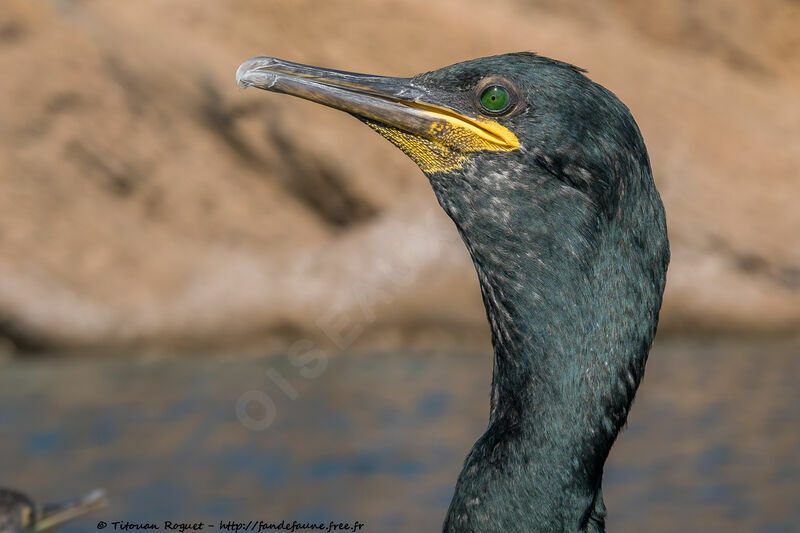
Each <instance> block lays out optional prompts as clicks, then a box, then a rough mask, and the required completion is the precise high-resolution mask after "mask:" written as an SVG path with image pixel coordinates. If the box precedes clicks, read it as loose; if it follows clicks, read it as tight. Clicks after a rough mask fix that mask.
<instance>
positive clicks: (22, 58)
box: [0, 0, 800, 353]
mask: <svg viewBox="0 0 800 533" xmlns="http://www.w3.org/2000/svg"><path fill="white" fill-rule="evenodd" d="M798 28H800V3H798V2H797V1H792V0H766V1H762V2H745V1H735V2H729V1H725V0H704V1H696V2H695V1H689V0H682V1H674V0H656V1H654V2H647V3H642V2H634V1H631V0H606V1H600V2H593V3H586V2H579V1H577V0H569V1H566V2H564V1H560V2H557V1H555V0H510V1H507V2H502V3H501V2H486V1H477V0H466V1H455V0H445V1H439V2H430V1H424V0H408V1H405V2H386V1H375V0H372V1H368V2H367V1H348V2H340V1H335V2H319V1H313V0H293V1H288V2H264V1H257V0H229V1H226V2H193V1H190V0H173V1H171V2H160V1H155V0H142V1H140V2H123V3H120V2H103V1H100V0H51V1H34V0H3V7H2V9H0V339H2V344H3V345H4V346H5V348H3V349H4V350H5V351H16V350H20V351H25V350H48V351H58V353H68V352H69V349H76V350H78V349H79V350H85V349H87V348H98V347H109V346H113V347H123V346H142V345H147V346H169V347H175V346H178V347H191V346H212V345H218V346H222V345H229V344H233V343H241V342H250V341H257V342H260V343H262V342H270V343H274V344H275V345H276V346H288V345H290V344H291V343H292V342H293V341H295V340H296V339H298V338H306V339H307V338H313V339H319V340H320V342H325V343H328V344H333V345H334V346H335V347H337V348H339V349H345V348H349V347H353V346H359V345H365V346H389V347H392V346H406V345H408V344H409V343H421V344H433V345H440V344H449V343H459V344H460V343H477V345H482V346H487V345H488V330H487V327H486V325H485V319H484V316H483V309H482V305H481V303H480V296H479V291H478V285H477V280H476V278H475V275H474V273H473V270H472V266H471V264H470V261H469V258H468V256H467V254H466V252H465V251H464V249H463V247H462V245H461V243H460V242H459V240H458V238H457V236H456V234H455V231H454V228H453V227H452V225H451V223H450V222H449V220H448V219H447V218H446V217H445V216H444V215H443V214H442V213H440V212H439V208H438V205H436V202H435V199H434V196H433V194H432V192H431V191H430V190H429V186H428V184H427V181H426V179H425V178H424V176H423V175H422V174H421V173H420V172H419V171H418V170H417V169H416V168H415V167H414V166H413V164H412V163H411V162H410V161H409V160H407V159H406V158H405V156H403V155H402V154H401V153H400V152H399V151H397V150H396V149H395V148H394V147H392V146H391V145H390V144H389V143H387V142H385V141H384V140H382V139H380V138H379V137H378V136H376V135H375V134H374V133H372V132H371V131H370V130H369V129H368V128H365V127H364V126H363V125H362V124H360V123H359V122H358V121H356V120H354V119H352V118H350V117H348V116H346V115H344V114H341V113H339V112H336V111H332V110H328V109H324V108H321V107H319V106H316V105H313V104H309V103H306V102H302V101H299V100H297V99H290V98H286V97H283V98H282V97H280V96H276V95H269V94H265V93H263V92H259V91H255V90H250V91H246V92H242V91H240V90H238V89H237V88H236V87H235V84H234V73H235V71H236V67H237V66H238V64H239V63H240V62H241V61H243V60H245V59H247V58H249V57H252V56H256V55H264V54H267V55H273V56H277V57H282V58H286V59H290V60H293V61H298V62H304V63H312V64H319V65H323V66H328V67H334V68H339V69H344V70H354V71H361V72H372V73H378V74H386V75H398V76H408V75H412V74H415V73H419V72H423V71H427V70H431V69H435V68H438V67H441V66H444V65H447V64H450V63H453V62H456V61H460V60H464V59H469V58H473V57H477V56H483V55H492V54H496V53H503V52H508V51H519V50H532V51H535V52H538V53H541V54H543V55H547V56H551V57H556V58H559V59H562V60H565V61H568V62H571V63H574V64H576V65H579V66H582V67H585V68H587V69H588V70H589V76H590V77H592V78H593V79H594V80H596V81H598V82H600V83H602V84H603V85H606V86H607V87H609V88H610V89H611V90H613V91H614V92H615V93H616V94H617V95H618V96H619V97H620V98H621V99H622V100H623V101H624V102H625V103H626V104H627V105H628V106H629V107H630V108H631V110H632V112H633V114H634V116H635V117H636V119H637V121H638V123H639V125H640V127H641V130H642V132H643V134H644V137H645V140H646V142H647V145H648V148H649V150H650V156H651V160H652V165H653V169H654V174H655V177H656V181H657V182H658V185H659V188H660V190H661V193H662V196H663V198H664V202H665V204H666V208H667V213H668V220H669V224H670V226H669V231H670V238H671V242H672V251H673V260H672V264H671V268H670V273H669V280H668V285H667V294H666V300H665V304H664V308H663V312H662V321H661V333H662V334H670V333H671V334H685V333H688V334H694V335H696V334H704V335H705V334H735V335H769V334H781V335H784V334H792V333H797V332H798V329H800V231H798V229H800V209H798V207H797V198H798V196H799V195H800V31H798ZM115 353H117V352H115Z"/></svg>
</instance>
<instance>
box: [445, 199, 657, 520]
mask: <svg viewBox="0 0 800 533" xmlns="http://www.w3.org/2000/svg"><path fill="white" fill-rule="evenodd" d="M507 201H511V200H507ZM443 206H444V207H445V210H447V211H448V212H449V213H450V215H451V217H452V218H453V219H454V221H455V222H456V225H457V227H458V228H459V231H460V233H461V235H462V238H463V239H464V241H465V243H466V245H467V248H468V249H469V252H470V255H471V256H472V259H473V263H474V264H475V268H476V271H477V274H478V278H479V282H480V286H481V291H482V295H483V300H484V305H485V307H486V313H487V317H488V320H489V324H490V328H491V333H492V344H493V346H494V375H493V379H492V392H491V414H490V422H489V427H488V429H487V431H486V433H485V434H484V435H483V436H482V437H481V438H480V439H479V440H478V442H477V443H476V444H475V446H474V447H473V449H472V451H471V452H470V454H469V456H468V457H467V459H466V461H465V464H464V469H463V470H462V472H461V475H460V476H459V481H458V484H457V486H456V493H455V495H454V498H453V502H452V503H451V506H450V510H449V512H448V519H447V521H446V525H445V531H467V530H474V531H495V530H497V531H556V530H557V531H587V530H588V531H594V530H595V529H592V528H596V530H598V531H600V530H602V524H603V517H604V515H605V508H604V506H603V503H602V496H601V495H600V486H601V481H602V472H603V465H604V463H605V460H606V458H607V457H608V453H609V451H610V449H611V445H612V444H613V442H614V440H615V438H616V436H617V433H618V432H619V429H620V428H621V427H622V425H623V424H624V423H625V420H626V418H627V414H628V409H629V407H630V405H631V402H632V400H633V397H634V394H635V392H636V388H637V387H638V385H639V382H640V380H641V378H642V375H643V373H644V364H645V361H646V358H647V352H648V350H649V347H650V343H651V341H652V338H653V335H654V333H655V323H656V320H657V317H658V309H659V307H660V302H661V291H662V289H663V275H664V270H660V268H661V266H659V268H658V269H653V268H652V263H653V261H650V258H649V257H639V256H636V255H631V254H639V253H640V251H641V250H642V249H648V248H649V247H650V243H645V244H644V246H643V245H642V243H641V242H634V241H636V240H637V239H641V236H640V235H638V234H637V232H635V231H634V232H632V231H631V230H630V228H626V229H624V230H623V229H619V228H618V227H617V226H615V225H613V224H606V223H601V224H600V225H597V226H592V220H594V221H597V217H594V218H593V219H592V217H585V219H586V221H587V222H586V224H581V223H580V222H578V223H576V224H573V225H564V224H560V222H561V221H559V220H556V219H549V218H548V216H549V215H548V213H554V212H557V211H556V210H548V209H542V210H540V211H539V212H538V214H539V217H540V218H539V219H538V220H536V221H532V220H531V219H530V218H528V216H529V215H528V214H527V213H530V212H531V211H532V210H531V209H527V210H518V211H516V212H515V211H513V210H512V211H510V212H509V213H505V214H503V215H502V216H503V217H504V218H503V220H502V221H501V222H502V223H495V221H491V220H490V221H489V222H488V223H487V222H486V217H483V218H481V217H474V216H472V214H473V213H481V206H474V205H473V206H471V209H462V208H461V206H455V208H453V206H452V204H448V203H444V204H443ZM486 207H487V208H488V207H490V206H486ZM484 212H488V211H486V210H484ZM574 212H575V211H574V210H573V219H577V220H580V217H574ZM465 213H466V214H467V215H465ZM661 222H662V223H663V220H662V221H661ZM488 236H490V237H488ZM657 244H658V243H657ZM653 247H654V248H656V246H653ZM659 253H661V251H660V250H659ZM658 258H659V260H660V259H661V257H660V256H658ZM654 261H655V260H654ZM659 265H660V263H659ZM663 268H664V269H665V268H666V263H664V264H663ZM513 517H517V518H518V519H517V521H516V522H514V518H513ZM522 517H524V518H522Z"/></svg>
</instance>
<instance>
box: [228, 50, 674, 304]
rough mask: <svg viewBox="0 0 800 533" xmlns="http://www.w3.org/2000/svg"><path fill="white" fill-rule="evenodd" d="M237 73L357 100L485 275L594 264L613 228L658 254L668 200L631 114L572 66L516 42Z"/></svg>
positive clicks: (353, 103) (321, 97)
mask: <svg viewBox="0 0 800 533" xmlns="http://www.w3.org/2000/svg"><path fill="white" fill-rule="evenodd" d="M236 79H237V82H238V83H239V84H240V85H243V86H245V87H247V86H253V87H258V88H260V89H264V90H268V91H274V92H279V93H285V94H289V95H293V96H297V97H300V98H304V99H307V100H311V101H314V102H317V103H320V104H323V105H326V106H330V107H333V108H336V109H339V110H342V111H345V112H347V113H350V114H352V115H354V116H355V117H357V118H358V119H360V120H361V121H363V122H365V123H366V124H367V125H369V126H370V127H371V128H373V129H374V130H376V131H377V132H378V133H380V134H381V135H382V136H384V137H385V138H387V139H388V140H390V141H391V142H392V143H394V144H395V145H396V146H398V147H399V148H400V149H401V150H402V151H403V152H404V153H406V154H407V155H408V156H409V157H410V158H411V159H412V160H413V161H414V162H415V163H416V164H417V165H418V166H419V168H420V169H421V170H422V171H423V172H424V173H425V174H426V175H427V176H428V178H429V180H430V182H431V184H432V186H433V189H434V192H435V193H436V195H437V198H438V200H439V202H440V204H441V205H442V207H443V208H444V209H445V211H446V212H447V213H448V215H450V217H451V218H452V219H453V221H454V222H455V224H456V226H457V227H458V229H459V231H460V233H461V235H462V237H463V239H464V241H465V242H466V244H467V247H468V248H469V251H470V253H471V254H472V257H473V260H474V262H475V264H476V267H477V268H478V273H479V275H481V274H482V271H483V273H485V277H484V276H482V278H481V282H482V284H484V283H491V282H492V280H491V279H490V278H492V277H493V276H494V277H498V276H499V277H500V278H503V277H506V278H509V277H510V278H519V276H520V275H521V274H522V273H525V275H528V274H530V273H533V275H534V276H538V277H539V278H542V277H547V276H548V271H549V272H550V274H553V275H555V278H558V277H559V275H560V274H563V273H564V272H575V271H576V270H580V269H582V271H583V272H584V273H587V272H589V271H590V270H591V269H592V265H593V263H594V262H595V261H594V260H595V259H597V257H596V256H597V253H596V252H597V250H598V249H599V248H601V247H602V246H603V245H604V244H605V243H603V242H601V241H602V240H604V239H608V238H612V239H615V242H614V244H615V245H619V244H620V243H621V240H626V239H634V240H635V239H636V238H637V236H638V237H641V238H642V239H644V240H647V238H648V236H652V237H653V239H654V240H655V241H659V242H652V243H650V242H647V243H644V244H643V245H641V246H636V247H635V250H633V251H635V252H638V251H640V250H644V251H645V253H646V254H649V255H648V256H647V257H630V258H629V259H630V260H632V261H636V262H639V263H643V264H644V263H647V264H649V263H653V262H655V261H659V260H660V259H663V257H661V256H664V250H665V249H666V229H665V225H664V214H663V208H662V207H661V200H660V197H659V196H658V193H657V191H656V189H655V185H654V184H653V180H652V176H651V173H650V165H649V160H648V156H647V152H646V149H645V146H644V142H643V141H642V138H641V135H640V133H639V130H638V128H637V126H636V123H635V122H634V120H633V118H632V117H631V115H630V113H629V111H628V109H627V108H626V107H625V106H624V105H623V104H622V103H621V102H620V101H619V100H618V99H617V98H616V97H615V96H614V95H613V94H612V93H611V92H610V91H608V90H606V89H605V88H603V87H602V86H600V85H598V84H596V83H594V82H592V81H591V80H590V79H589V78H587V77H586V76H585V75H584V74H583V71H582V70H581V69H579V68H576V67H574V66H572V65H569V64H566V63H562V62H560V61H556V60H552V59H548V58H545V57H542V56H538V55H536V54H532V53H514V54H505V55H499V56H492V57H485V58H481V59H475V60H471V61H465V62H462V63H457V64H454V65H451V66H447V67H444V68H441V69H439V70H435V71H432V72H428V73H425V74H420V75H417V76H414V77H411V78H395V77H385V76H373V75H366V74H356V73H352V72H343V71H338V70H331V69H325V68H319V67H312V66H308V65H301V64H297V63H291V62H287V61H283V60H280V59H275V58H272V57H256V58H253V59H250V60H248V61H246V62H244V63H243V64H242V65H241V66H240V67H239V69H238V72H237V74H236ZM621 248H622V252H623V253H625V248H626V246H625V245H622V247H621ZM627 248H628V249H629V250H632V248H630V247H627ZM651 252H652V253H651ZM622 260H625V258H622ZM664 267H665V265H664ZM662 277H663V272H662ZM484 278H485V279H484ZM501 281H502V280H501ZM523 281H525V282H529V281H530V280H520V279H516V282H517V285H519V284H522V282H523ZM565 281H566V280H563V279H561V280H559V279H551V280H545V279H538V280H533V283H534V284H536V283H538V284H539V285H542V286H544V285H559V284H562V283H564V282H565ZM661 285H662V287H663V280H662V283H661ZM543 288H546V287H543ZM562 289H563V286H562ZM659 295H660V293H659Z"/></svg>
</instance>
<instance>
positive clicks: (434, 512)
mask: <svg viewBox="0 0 800 533" xmlns="http://www.w3.org/2000/svg"><path fill="white" fill-rule="evenodd" d="M276 372H277V374H278V375H280V376H281V377H282V378H283V380H284V381H285V383H283V386H281V385H280V384H279V383H278V382H276V380H275V379H273V378H272V377H270V376H273V377H274V376H275V375H276V374H275V373H276ZM490 376H491V358H490V357H489V356H488V355H487V354H485V353H411V354H399V353H375V354H342V355H340V356H337V357H335V358H333V357H332V358H331V360H330V361H329V365H328V369H327V370H326V372H325V373H324V374H323V375H321V376H319V377H317V378H315V379H306V378H304V377H303V376H302V375H301V374H300V372H299V371H298V369H297V368H295V367H294V366H292V365H291V363H290V362H289V361H288V360H287V358H286V357H285V356H283V355H282V354H277V355H264V356H258V357H253V356H252V354H249V355H248V356H247V357H236V354H220V355H218V356H195V357H186V356H185V357H174V358H170V357H166V358H155V359H154V358H153V357H152V356H141V357H139V356H127V357H117V358H112V357H110V356H109V357H108V358H105V359H103V358H98V357H92V358H80V357H78V358H76V357H69V358H59V357H56V358H37V359H34V360H14V361H11V362H6V363H2V364H0V485H6V486H13V487H15V488H18V489H22V490H25V491H27V492H29V493H31V494H32V495H33V496H35V497H36V498H37V499H40V500H63V499H65V498H68V497H72V496H76V495H80V494H83V493H85V492H88V491H89V490H91V489H93V488H95V487H102V488H105V489H106V491H107V492H108V495H109V499H110V501H111V504H110V506H109V507H108V508H106V509H104V510H102V511H98V512H96V513H95V514H93V515H91V516H89V517H87V518H84V519H81V520H78V521H75V522H74V523H72V524H70V525H68V526H66V527H64V528H62V531H64V532H67V533H77V532H85V531H96V524H97V522H98V521H99V520H104V521H106V522H112V521H114V520H130V521H133V522H145V521H153V522H156V523H163V521H164V520H172V521H204V522H210V523H215V524H216V523H217V522H218V521H219V520H234V521H239V522H241V521H248V520H251V519H261V520H266V521H271V522H280V521H281V520H284V519H285V520H290V521H291V520H298V521H323V522H325V523H328V522H329V521H331V520H337V521H345V522H346V521H350V522H353V521H355V520H359V521H360V522H363V523H366V527H365V528H364V529H363V530H362V531H378V532H394V531H436V530H438V529H439V528H440V527H441V521H442V518H443V517H444V514H445V511H446V509H447V505H448V503H449V501H450V498H451V496H452V492H453V485H454V482H455V479H456V477H457V475H458V472H459V469H460V466H461V463H462V461H463V458H464V456H465V455H466V453H467V451H468V450H469V447H470V446H471V444H472V442H474V440H475V439H476V438H477V437H478V436H479V435H480V434H481V432H482V430H483V428H485V426H486V421H487V416H488V390H489V382H490ZM287 383H288V384H289V385H290V387H291V389H286V386H285V385H286V384H287ZM799 384H800V345H798V344H797V343H791V342H780V343H778V342H774V343H766V342H759V343H737V342H732V341H728V342H699V341H697V342H689V341H683V342H679V341H667V342H662V343H660V344H657V346H656V347H655V349H654V351H653V353H652V355H651V360H650V363H649V364H648V369H647V375H646V378H645V382H644V384H643V386H642V388H641V389H640V392H639V395H638V397H637V400H636V403H635V405H634V408H633V411H632V414H631V417H630V420H629V425H628V428H627V429H626V430H625V432H624V433H623V434H622V436H621V437H620V439H619V440H618V442H617V444H616V446H615V447H614V450H613V452H612V456H611V458H610V460H609V463H608V464H607V467H606V471H605V478H604V495H605V500H606V504H607V506H608V508H609V519H608V525H609V530H610V531H616V532H627V531H630V532H640V531H644V530H646V531H648V532H649V533H655V532H662V531H663V532H667V531H669V532H671V531H675V532H678V531H680V532H691V531H698V532H699V531H703V532H705V531H764V532H773V531H775V532H778V531H800V387H798V385H799ZM287 390H288V392H287ZM253 391H255V392H253ZM245 393H248V394H250V395H251V397H253V398H259V399H260V401H259V402H251V404H249V405H248V410H247V411H246V414H247V416H249V417H251V420H260V421H262V422H264V421H269V422H270V423H269V424H268V427H266V428H265V429H264V428H262V429H260V430H257V429H253V428H252V424H248V423H247V422H246V421H245V423H243V422H242V418H241V415H242V413H241V412H240V413H239V414H238V415H237V401H239V400H240V398H241V397H242V395H243V394H245ZM248 425H249V426H250V427H248Z"/></svg>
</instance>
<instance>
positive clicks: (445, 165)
mask: <svg viewBox="0 0 800 533" xmlns="http://www.w3.org/2000/svg"><path fill="white" fill-rule="evenodd" d="M412 105H414V104H412ZM414 107H417V106H416V105H414ZM419 107H420V108H421V109H424V111H425V112H426V113H428V114H430V115H432V116H431V118H435V121H434V122H433V123H432V124H431V126H430V128H429V130H428V133H427V134H426V135H424V136H421V135H419V134H411V133H406V132H405V131H403V130H400V129H397V128H394V127H392V126H387V125H385V124H381V123H378V122H373V121H371V120H365V121H364V122H366V124H367V125H368V126H369V127H371V128H372V129H374V130H375V131H377V132H378V133H380V134H381V135H383V136H384V137H386V138H387V139H389V141H391V142H392V144H394V145H395V146H397V147H398V148H400V150H402V151H403V152H404V153H405V154H406V155H407V156H408V157H410V158H411V159H412V160H413V161H414V163H416V164H417V166H418V167H419V168H420V169H421V170H422V171H423V172H427V173H433V172H447V171H451V170H456V169H458V168H461V167H462V166H463V165H464V163H465V162H466V161H467V157H468V154H469V153H470V152H482V151H490V152H510V151H512V150H516V149H518V148H519V139H517V136H516V135H514V133H513V132H511V130H509V129H508V128H506V127H505V126H503V125H501V124H499V123H498V122H495V121H493V120H486V119H473V118H469V117H465V116H464V115H459V114H456V113H454V112H452V111H450V112H449V113H448V112H447V111H445V110H442V109H438V108H433V107H429V106H424V107H423V106H419Z"/></svg>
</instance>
